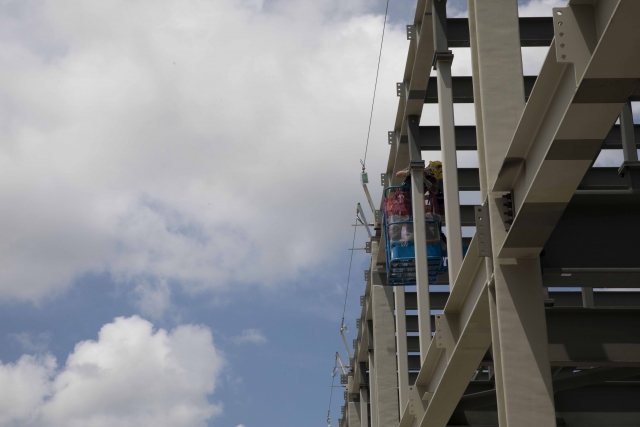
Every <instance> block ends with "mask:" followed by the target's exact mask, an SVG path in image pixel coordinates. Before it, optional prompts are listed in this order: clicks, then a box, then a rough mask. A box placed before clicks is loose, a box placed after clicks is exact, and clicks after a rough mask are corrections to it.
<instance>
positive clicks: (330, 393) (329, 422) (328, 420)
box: [327, 357, 338, 427]
mask: <svg viewBox="0 0 640 427" xmlns="http://www.w3.org/2000/svg"><path fill="white" fill-rule="evenodd" d="M336 369H338V358H337V357H336V359H335V361H334V362H333V371H331V391H330V392H329V409H328V410H327V427H331V398H332V397H333V388H334V386H333V383H334V381H335V380H336Z"/></svg>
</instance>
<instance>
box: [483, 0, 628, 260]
mask: <svg viewBox="0 0 640 427" xmlns="http://www.w3.org/2000/svg"><path fill="white" fill-rule="evenodd" d="M599 4H600V3H599ZM609 5H610V6H611V7H608V8H605V7H596V8H593V7H592V6H589V5H580V6H579V8H582V9H580V10H587V11H588V12H589V13H590V14H591V15H588V16H591V18H590V17H588V16H587V17H586V18H584V19H583V18H581V16H582V15H581V14H576V13H573V12H574V10H573V9H572V8H573V6H569V7H568V8H564V9H562V10H560V9H557V10H556V15H555V16H556V19H558V18H559V17H560V16H564V17H565V18H562V19H564V21H563V22H564V23H565V25H564V26H563V28H564V29H563V30H562V31H561V32H563V34H565V32H566V38H567V40H566V43H567V46H566V48H562V47H561V46H560V45H559V44H558V45H557V46H556V43H554V44H553V45H552V47H551V49H550V51H549V54H548V55H547V58H546V60H545V63H544V65H543V66H542V70H541V72H540V75H539V77H538V81H537V83H536V88H535V90H534V92H533V93H532V95H531V98H530V99H529V102H528V103H527V107H526V109H525V111H524V114H523V116H522V119H521V120H520V123H519V124H518V129H517V130H516V132H515V134H514V137H513V139H512V142H511V145H510V147H509V150H508V152H507V154H506V156H505V157H506V159H505V160H504V161H503V162H502V163H503V164H502V165H501V166H500V172H499V174H498V176H496V177H493V178H492V179H491V186H492V188H493V190H494V191H496V192H499V191H510V190H513V192H514V194H515V202H514V207H515V219H514V221H513V224H512V226H511V229H510V231H509V234H508V236H507V238H506V240H505V242H504V244H503V245H502V247H501V248H499V249H498V251H497V253H498V254H499V256H500V257H535V256H537V254H539V253H540V251H541V250H542V247H543V246H544V244H545V242H546V241H547V239H548V238H549V235H550V234H551V232H552V231H553V229H554V227H555V225H556V223H557V221H558V220H559V219H560V216H561V215H562V212H563V211H564V209H565V208H566V206H567V204H568V202H569V200H570V199H571V197H572V196H573V194H574V192H575V190H576V189H577V187H578V185H579V183H580V181H581V180H582V177H583V176H584V175H585V173H586V172H587V170H588V169H589V167H590V165H591V164H592V162H593V160H594V159H595V157H596V156H597V154H598V152H599V149H600V147H601V145H602V141H603V140H604V139H605V137H606V136H607V134H608V132H609V130H610V129H611V126H612V125H613V123H614V122H615V120H616V118H617V117H618V114H619V113H620V110H621V108H622V106H623V105H624V104H625V103H626V102H627V99H628V98H629V96H630V95H631V94H632V93H633V91H634V89H635V87H636V85H637V82H638V78H640V57H638V56H637V55H629V54H628V52H632V51H634V50H635V49H636V47H637V46H638V45H640V31H638V29H637V25H635V24H634V22H635V21H634V17H635V16H636V14H637V13H640V3H639V2H633V1H626V0H624V1H619V2H617V3H616V2H613V3H609ZM584 8H587V9H584ZM589 8H590V9H589ZM554 10H555V9H554ZM557 12H561V13H563V15H557ZM593 17H594V18H595V19H594V18H593ZM594 21H595V22H594ZM558 22H561V21H558ZM559 26H560V25H557V26H554V27H559ZM558 31H559V30H558ZM557 35H558V37H559V33H557ZM558 43H560V42H558ZM561 44H564V42H562V43H561ZM563 49H565V50H567V54H566V55H567V56H566V59H560V60H559V59H558V58H559V57H560V56H558V55H565V54H564V53H562V52H563ZM569 61H574V62H573V63H570V62H569Z"/></svg>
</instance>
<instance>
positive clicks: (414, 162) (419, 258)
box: [407, 116, 431, 355]
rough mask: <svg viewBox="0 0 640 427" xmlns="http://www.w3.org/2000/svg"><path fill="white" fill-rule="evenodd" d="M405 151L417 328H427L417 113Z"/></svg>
mask: <svg viewBox="0 0 640 427" xmlns="http://www.w3.org/2000/svg"><path fill="white" fill-rule="evenodd" d="M407 122H408V123H409V125H408V126H409V154H410V159H411V208H412V213H413V238H414V248H415V266H416V289H417V294H418V319H419V322H420V329H422V330H424V331H430V330H431V316H430V307H431V304H430V303H429V270H428V264H427V237H426V225H425V222H424V206H425V205H424V202H425V200H424V181H423V180H424V161H423V160H422V155H421V154H420V147H419V146H418V145H417V143H416V140H415V135H416V133H417V132H418V128H419V126H420V117H419V116H409V117H408V118H407ZM430 342H431V334H423V335H421V336H420V350H421V354H423V355H424V354H426V352H427V348H428V347H429V344H430Z"/></svg>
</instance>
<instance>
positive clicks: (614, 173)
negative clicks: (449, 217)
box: [458, 168, 629, 191]
mask: <svg viewBox="0 0 640 427" xmlns="http://www.w3.org/2000/svg"><path fill="white" fill-rule="evenodd" d="M628 188H629V180H628V177H621V176H620V175H619V174H618V168H591V169H589V170H588V171H587V173H586V175H585V176H584V178H583V179H582V182H581V183H580V185H579V186H578V191H581V190H582V191H587V190H603V191H606V190H626V189H628ZM458 189H459V190H460V191H480V177H479V175H478V169H475V168H458Z"/></svg>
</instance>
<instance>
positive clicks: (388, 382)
mask: <svg viewBox="0 0 640 427" xmlns="http://www.w3.org/2000/svg"><path fill="white" fill-rule="evenodd" d="M372 275H373V276H372V280H373V282H372V283H373V286H372V293H371V301H372V308H373V354H374V356H375V366H374V375H375V386H376V387H375V394H374V395H373V396H372V397H374V399H375V400H372V402H371V411H372V418H373V419H375V420H376V421H377V425H378V426H380V427H386V426H395V425H397V424H398V422H399V409H398V378H397V367H396V340H395V324H394V320H393V289H392V288H391V287H390V286H383V283H384V279H383V277H384V278H386V274H385V273H379V272H377V271H373V272H372Z"/></svg>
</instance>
